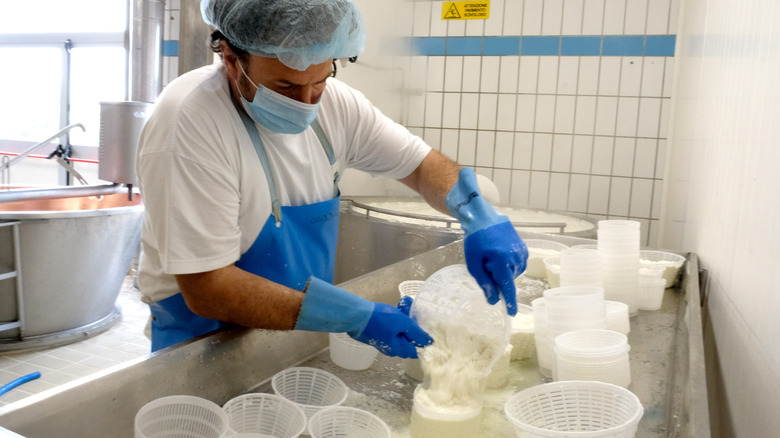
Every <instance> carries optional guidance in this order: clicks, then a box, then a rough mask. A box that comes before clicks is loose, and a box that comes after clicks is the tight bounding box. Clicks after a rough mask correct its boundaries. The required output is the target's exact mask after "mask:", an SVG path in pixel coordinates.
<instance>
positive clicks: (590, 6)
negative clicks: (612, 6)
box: [582, 0, 604, 35]
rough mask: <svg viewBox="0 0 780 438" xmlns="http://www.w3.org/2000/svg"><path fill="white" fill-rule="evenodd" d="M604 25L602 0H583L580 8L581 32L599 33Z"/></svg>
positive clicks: (585, 33)
mask: <svg viewBox="0 0 780 438" xmlns="http://www.w3.org/2000/svg"><path fill="white" fill-rule="evenodd" d="M603 27H604V0H585V5H584V7H583V8H582V34H583V35H601V32H602V30H603Z"/></svg>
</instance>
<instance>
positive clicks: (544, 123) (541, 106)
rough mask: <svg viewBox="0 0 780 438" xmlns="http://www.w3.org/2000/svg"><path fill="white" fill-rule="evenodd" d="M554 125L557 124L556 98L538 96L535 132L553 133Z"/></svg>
mask: <svg viewBox="0 0 780 438" xmlns="http://www.w3.org/2000/svg"><path fill="white" fill-rule="evenodd" d="M553 123H555V96H551V95H540V96H537V97H536V121H535V123H534V131H536V132H553Z"/></svg>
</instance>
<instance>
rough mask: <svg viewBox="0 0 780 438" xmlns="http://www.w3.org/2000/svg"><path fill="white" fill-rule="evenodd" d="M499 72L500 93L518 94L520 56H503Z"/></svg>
mask: <svg viewBox="0 0 780 438" xmlns="http://www.w3.org/2000/svg"><path fill="white" fill-rule="evenodd" d="M500 58H501V67H500V70H499V80H498V92H499V93H517V77H518V71H519V69H520V57H519V56H502V57H500Z"/></svg>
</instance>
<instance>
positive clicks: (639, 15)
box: [624, 0, 648, 35]
mask: <svg viewBox="0 0 780 438" xmlns="http://www.w3.org/2000/svg"><path fill="white" fill-rule="evenodd" d="M647 2H648V0H631V1H627V2H625V4H626V18H625V21H626V26H625V29H624V32H625V33H626V35H644V34H645V27H646V23H647Z"/></svg>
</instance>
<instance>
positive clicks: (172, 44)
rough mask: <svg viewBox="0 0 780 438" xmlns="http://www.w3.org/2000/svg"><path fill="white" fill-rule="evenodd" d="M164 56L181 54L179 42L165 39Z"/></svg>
mask: <svg viewBox="0 0 780 438" xmlns="http://www.w3.org/2000/svg"><path fill="white" fill-rule="evenodd" d="M162 49H163V50H162V55H163V56H179V42H178V41H176V40H165V41H163V48H162Z"/></svg>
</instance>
